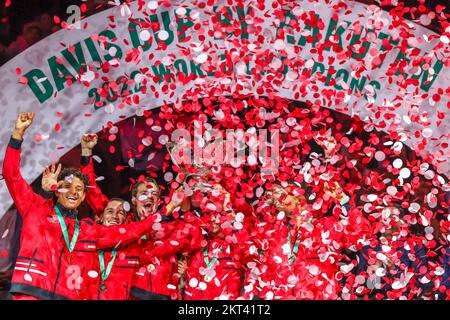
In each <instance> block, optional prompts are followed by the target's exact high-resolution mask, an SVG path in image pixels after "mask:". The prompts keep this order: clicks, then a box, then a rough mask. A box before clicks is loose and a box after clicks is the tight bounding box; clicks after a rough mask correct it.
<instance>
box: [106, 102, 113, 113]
mask: <svg viewBox="0 0 450 320" xmlns="http://www.w3.org/2000/svg"><path fill="white" fill-rule="evenodd" d="M105 112H106V113H108V114H111V113H113V112H114V105H113V104H112V103H108V104H107V105H106V107H105Z"/></svg>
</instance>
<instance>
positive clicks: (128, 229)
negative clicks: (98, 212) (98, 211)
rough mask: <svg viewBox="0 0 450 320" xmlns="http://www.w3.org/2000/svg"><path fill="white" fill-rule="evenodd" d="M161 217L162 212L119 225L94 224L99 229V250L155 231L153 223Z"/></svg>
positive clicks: (132, 240) (125, 242)
mask: <svg viewBox="0 0 450 320" xmlns="http://www.w3.org/2000/svg"><path fill="white" fill-rule="evenodd" d="M160 219H161V215H160V214H153V215H150V216H149V217H148V218H146V219H144V220H142V221H139V222H133V223H130V224H122V225H117V226H108V227H106V226H103V225H99V224H96V225H94V226H95V228H96V229H97V230H96V231H97V248H96V249H97V250H99V249H105V248H113V247H117V246H123V245H127V244H129V243H131V242H134V241H137V240H139V239H140V238H141V237H142V236H143V235H145V234H147V233H154V231H153V229H152V227H153V225H154V224H155V223H156V222H157V221H158V220H160Z"/></svg>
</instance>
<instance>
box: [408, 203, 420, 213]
mask: <svg viewBox="0 0 450 320" xmlns="http://www.w3.org/2000/svg"><path fill="white" fill-rule="evenodd" d="M419 210H420V204H418V203H417V202H413V203H411V204H410V205H409V208H408V211H409V212H411V213H417V212H419Z"/></svg>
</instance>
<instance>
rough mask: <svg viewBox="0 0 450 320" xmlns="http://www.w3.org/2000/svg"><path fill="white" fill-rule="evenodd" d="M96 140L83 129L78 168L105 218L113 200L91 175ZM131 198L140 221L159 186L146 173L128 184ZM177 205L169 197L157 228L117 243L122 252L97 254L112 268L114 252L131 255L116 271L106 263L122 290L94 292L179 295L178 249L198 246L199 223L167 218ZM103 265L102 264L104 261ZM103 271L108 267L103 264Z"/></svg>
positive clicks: (151, 208) (154, 204)
mask: <svg viewBox="0 0 450 320" xmlns="http://www.w3.org/2000/svg"><path fill="white" fill-rule="evenodd" d="M96 144H97V135H95V134H85V135H84V136H83V138H82V141H81V147H82V159H81V163H82V166H81V170H82V172H83V173H85V174H86V175H87V176H88V177H89V184H90V188H89V189H88V192H87V196H86V199H87V201H88V203H89V205H90V206H91V208H92V209H93V211H94V212H95V213H96V215H98V216H100V217H104V216H105V214H107V210H108V207H109V206H110V204H111V202H112V200H108V198H107V197H106V196H105V195H104V194H103V193H102V191H101V190H100V188H99V187H98V185H97V183H96V180H95V179H96V177H95V173H94V166H93V162H92V158H91V156H92V149H93V148H94V146H95V145H96ZM131 201H132V206H133V209H134V211H135V213H134V215H133V216H134V219H137V220H138V221H139V220H143V219H145V218H146V217H148V216H151V215H155V214H157V213H158V206H159V202H160V188H159V186H158V184H157V183H156V181H155V180H154V179H152V178H151V177H148V176H142V177H140V178H139V179H138V182H137V183H136V184H135V185H133V187H132V190H131ZM128 206H129V205H128ZM176 206H177V204H176V203H175V202H173V201H170V202H169V203H168V204H167V205H166V206H165V208H164V209H165V213H164V215H163V221H162V222H163V223H162V224H161V225H162V226H163V227H162V228H160V229H155V231H154V232H153V233H152V234H151V235H146V236H145V237H144V239H141V240H139V242H138V243H133V244H131V245H129V246H127V247H125V248H122V249H121V251H113V252H107V251H105V252H104V253H103V256H102V255H101V256H100V257H99V261H100V267H102V261H110V263H111V266H112V267H111V268H113V266H114V261H118V260H117V257H118V256H119V258H120V257H122V260H127V259H131V260H130V261H129V262H128V263H130V264H132V267H128V268H127V270H125V269H123V270H119V269H120V268H117V269H112V270H111V268H110V273H109V279H110V280H109V281H110V282H112V281H113V280H112V279H115V278H119V279H121V280H122V281H121V284H120V281H116V283H117V285H121V287H120V290H119V288H118V287H117V286H116V288H117V289H116V293H117V294H119V292H122V294H120V296H117V295H116V296H113V293H110V294H109V295H106V294H104V293H103V294H100V293H99V295H98V297H97V298H100V299H122V298H124V297H126V299H128V298H130V297H131V298H133V299H140V300H149V299H152V300H153V299H164V300H165V299H176V298H178V287H177V285H178V281H179V275H178V273H177V263H178V260H177V253H180V252H189V251H190V250H192V248H198V247H199V246H200V244H199V242H200V240H199V238H200V237H201V231H200V229H199V228H198V227H197V225H198V223H195V219H194V220H192V221H184V220H182V219H179V220H175V221H171V220H170V218H169V216H167V214H170V213H171V212H172V211H173V209H174V208H175V207H176ZM122 207H123V204H122ZM125 209H129V208H125ZM102 221H105V219H104V218H102ZM125 221H126V220H125ZM119 252H120V253H119ZM100 254H102V253H100ZM106 256H110V258H105V257H106ZM102 259H103V260H102ZM105 259H106V260H105ZM114 259H116V260H114ZM119 260H120V259H119ZM111 261H112V262H111ZM105 263H106V262H104V263H103V265H105ZM104 268H107V267H106V266H104ZM106 271H108V270H107V269H106ZM130 271H132V278H133V279H131V278H130V277H129V276H130ZM105 276H106V274H105ZM105 280H106V279H105ZM105 285H106V283H103V286H102V284H100V286H99V288H100V290H102V288H104V286H105ZM124 286H125V287H124ZM122 289H127V291H128V292H125V291H124V290H122Z"/></svg>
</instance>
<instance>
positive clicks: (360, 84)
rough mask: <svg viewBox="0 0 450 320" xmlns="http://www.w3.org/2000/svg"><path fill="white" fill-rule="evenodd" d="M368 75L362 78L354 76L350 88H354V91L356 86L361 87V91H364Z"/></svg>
mask: <svg viewBox="0 0 450 320" xmlns="http://www.w3.org/2000/svg"><path fill="white" fill-rule="evenodd" d="M366 80H367V78H366V77H361V79H359V80H358V79H356V78H352V81H350V88H351V89H352V93H353V92H354V91H355V89H356V88H358V89H359V92H362V90H363V89H364V85H365V84H366Z"/></svg>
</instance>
